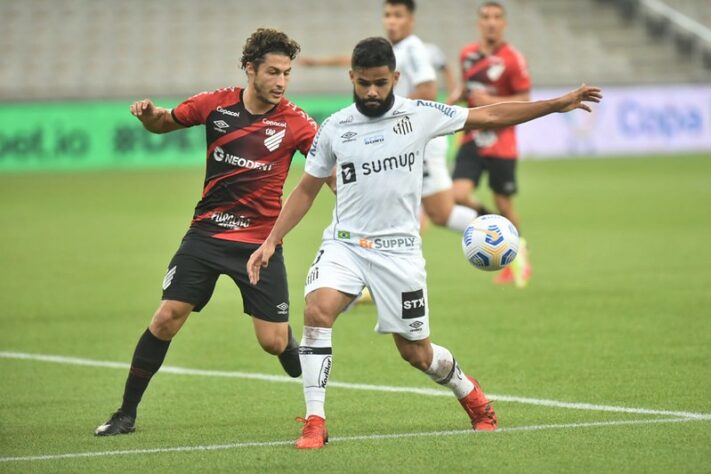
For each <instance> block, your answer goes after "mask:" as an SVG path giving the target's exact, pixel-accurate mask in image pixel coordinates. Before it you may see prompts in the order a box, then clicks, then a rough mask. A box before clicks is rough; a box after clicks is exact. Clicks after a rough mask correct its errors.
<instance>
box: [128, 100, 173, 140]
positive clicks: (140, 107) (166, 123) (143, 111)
mask: <svg viewBox="0 0 711 474" xmlns="http://www.w3.org/2000/svg"><path fill="white" fill-rule="evenodd" d="M130 110H131V114H132V115H133V116H134V117H136V118H137V119H138V120H140V121H141V123H142V124H143V127H144V128H145V129H146V130H148V131H149V132H153V133H167V132H172V131H173V130H178V129H181V128H185V127H184V126H183V125H181V124H179V123H178V122H176V121H175V119H174V118H173V115H172V114H171V113H170V110H169V109H164V108H163V107H158V106H156V105H155V104H153V102H151V100H150V99H143V100H139V101H137V102H134V103H133V104H131V107H130Z"/></svg>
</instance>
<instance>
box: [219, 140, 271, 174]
mask: <svg viewBox="0 0 711 474" xmlns="http://www.w3.org/2000/svg"><path fill="white" fill-rule="evenodd" d="M275 136H276V135H275ZM212 157H213V158H214V159H215V161H217V162H219V163H227V164H228V165H232V166H239V167H240V168H248V169H253V170H260V171H270V170H271V169H272V163H263V162H261V161H254V160H250V159H247V158H242V157H241V156H237V155H232V154H230V153H227V152H226V151H225V150H223V149H222V147H219V146H218V147H215V151H214V152H213V153H212Z"/></svg>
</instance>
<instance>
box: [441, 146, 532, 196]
mask: <svg viewBox="0 0 711 474" xmlns="http://www.w3.org/2000/svg"><path fill="white" fill-rule="evenodd" d="M517 161H518V160H511V159H506V158H497V157H491V156H487V157H483V156H481V155H480V154H479V150H478V148H477V146H476V144H475V143H474V141H470V142H467V143H465V144H463V145H462V146H461V147H459V151H458V152H457V159H456V162H455V164H454V173H452V179H469V180H471V181H474V184H475V185H476V186H479V179H480V178H481V174H482V173H483V172H484V171H487V172H488V173H489V187H490V188H491V190H492V191H494V192H495V193H496V194H503V195H504V196H513V195H514V194H516V192H517V191H518V184H517V182H516V162H517Z"/></svg>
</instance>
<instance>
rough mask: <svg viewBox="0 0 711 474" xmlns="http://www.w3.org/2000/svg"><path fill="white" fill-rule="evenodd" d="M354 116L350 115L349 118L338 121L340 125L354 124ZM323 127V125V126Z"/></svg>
mask: <svg viewBox="0 0 711 474" xmlns="http://www.w3.org/2000/svg"><path fill="white" fill-rule="evenodd" d="M353 120H354V119H353V116H352V115H349V116H348V117H346V118H344V119H343V120H339V121H338V125H345V124H347V123H352V122H353ZM322 126H323V125H322Z"/></svg>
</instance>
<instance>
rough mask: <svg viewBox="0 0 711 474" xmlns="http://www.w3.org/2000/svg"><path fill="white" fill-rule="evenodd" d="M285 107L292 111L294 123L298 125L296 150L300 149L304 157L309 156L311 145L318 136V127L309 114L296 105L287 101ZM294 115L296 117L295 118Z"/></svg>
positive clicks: (295, 134)
mask: <svg viewBox="0 0 711 474" xmlns="http://www.w3.org/2000/svg"><path fill="white" fill-rule="evenodd" d="M284 103H285V106H286V107H288V108H289V109H291V114H293V115H291V117H293V121H292V123H294V124H295V125H296V129H297V130H296V132H295V133H294V140H295V141H296V148H298V149H299V151H300V152H301V153H303V155H304V156H307V155H308V153H309V150H310V149H311V143H312V142H313V141H314V137H315V136H316V131H317V130H318V125H317V124H316V121H315V120H314V119H312V118H311V117H309V114H307V113H306V112H304V111H303V110H302V109H301V108H300V107H297V106H296V104H294V103H293V102H290V101H288V100H285V102H284ZM294 115H296V116H295V117H294Z"/></svg>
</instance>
